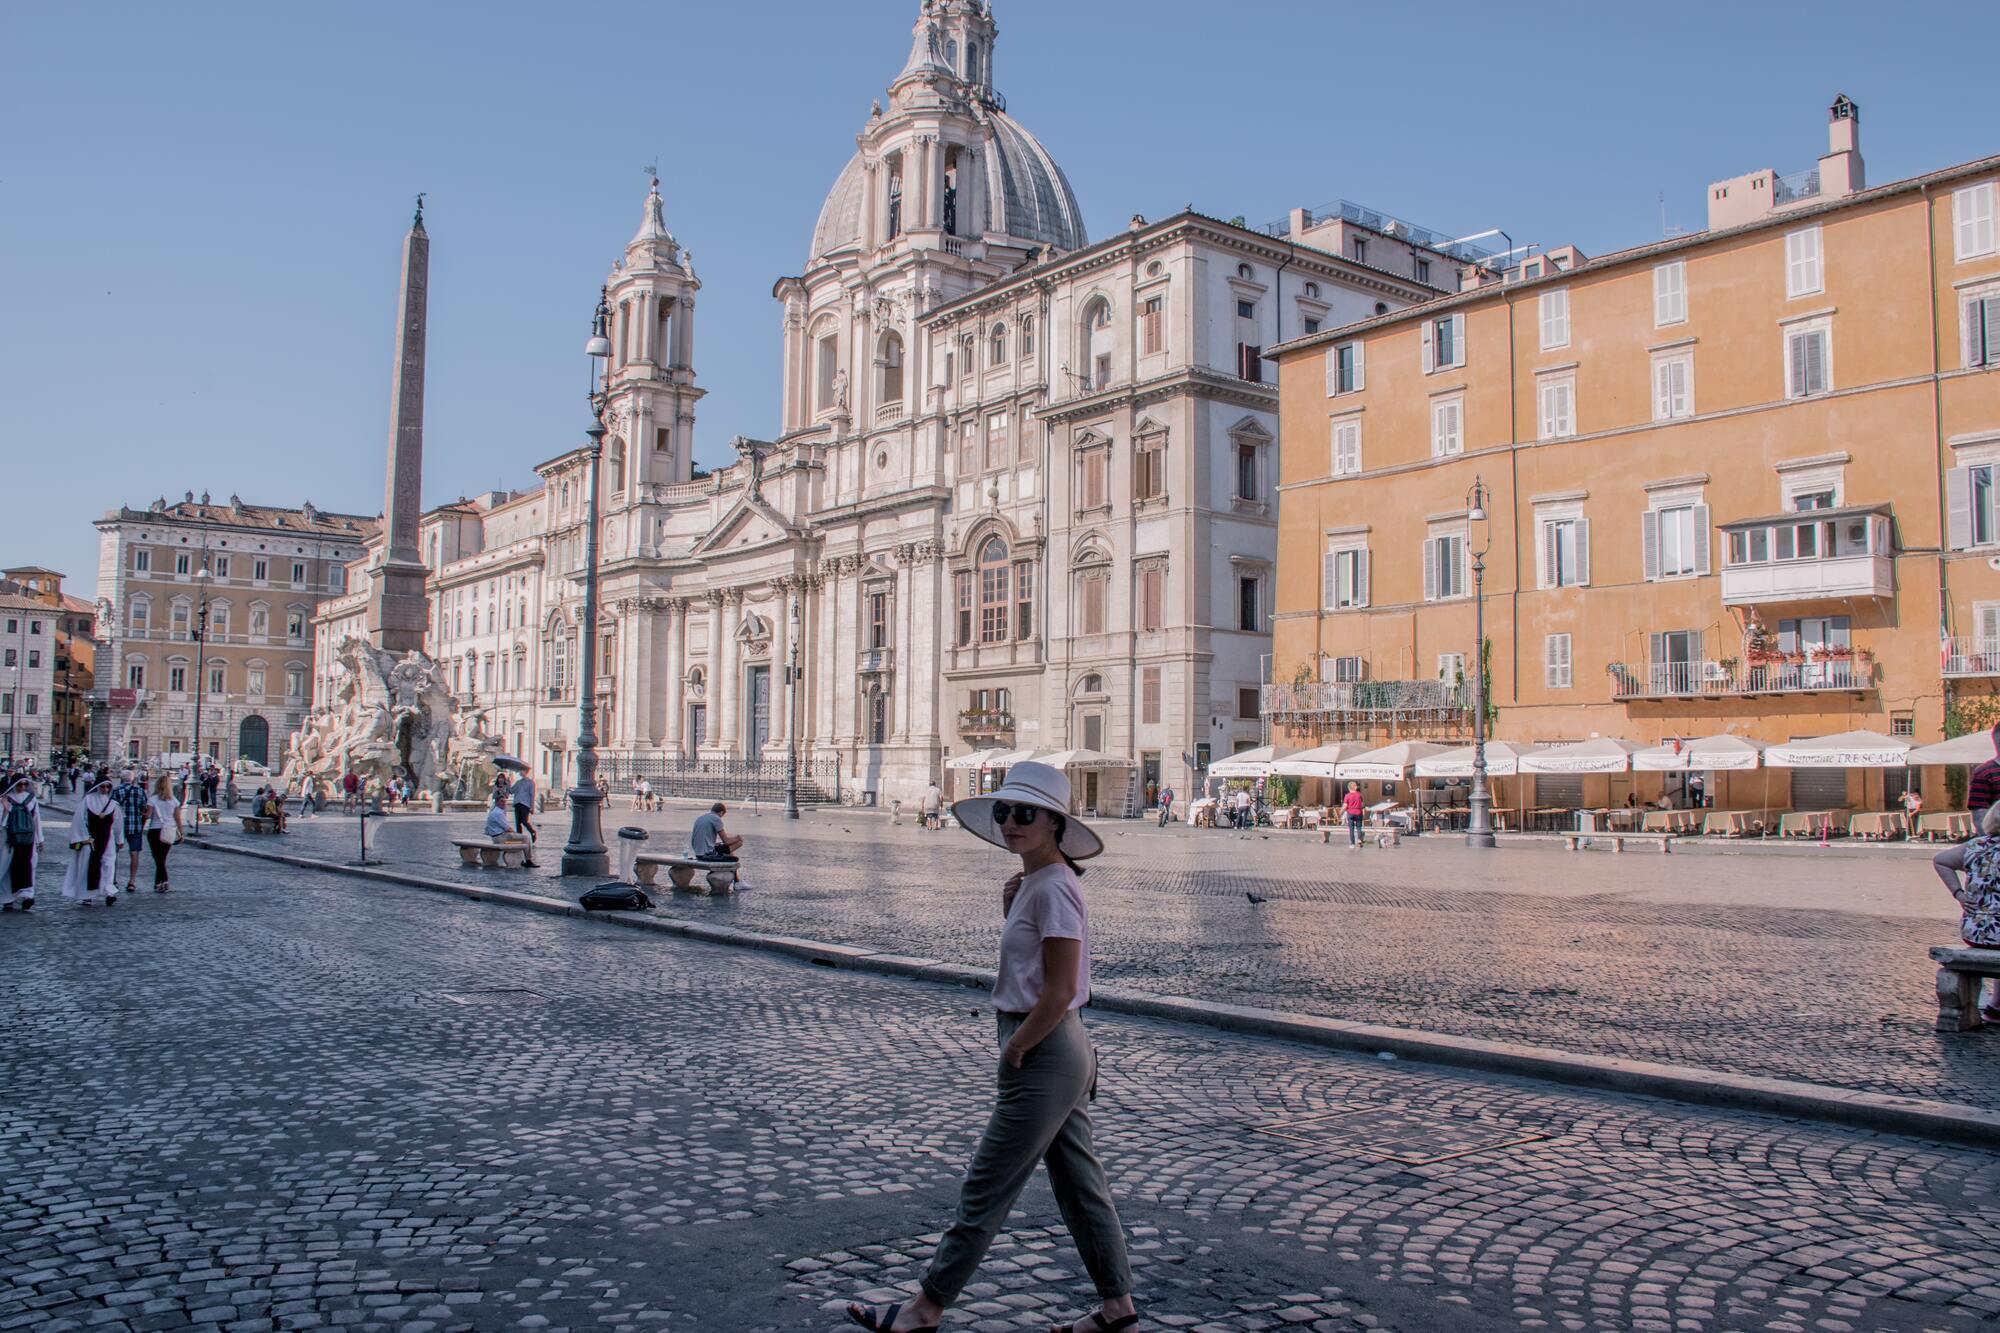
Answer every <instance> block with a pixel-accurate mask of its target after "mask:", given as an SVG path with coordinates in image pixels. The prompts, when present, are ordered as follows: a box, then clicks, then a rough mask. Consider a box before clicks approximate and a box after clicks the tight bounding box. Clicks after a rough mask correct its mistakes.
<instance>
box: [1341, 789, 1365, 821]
mask: <svg viewBox="0 0 2000 1333" xmlns="http://www.w3.org/2000/svg"><path fill="white" fill-rule="evenodd" d="M1340 808H1341V809H1343V810H1345V811H1347V813H1348V815H1349V817H1352V816H1354V815H1358V814H1360V813H1361V793H1360V792H1358V791H1351V792H1349V793H1347V795H1345V796H1343V797H1341V798H1340Z"/></svg>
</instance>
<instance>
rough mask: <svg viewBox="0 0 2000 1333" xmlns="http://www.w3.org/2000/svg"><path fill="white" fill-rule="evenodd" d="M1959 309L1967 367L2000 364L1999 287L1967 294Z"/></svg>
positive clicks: (1961, 337)
mask: <svg viewBox="0 0 2000 1333" xmlns="http://www.w3.org/2000/svg"><path fill="white" fill-rule="evenodd" d="M1960 309H1961V317H1960V322H1959V328H1960V339H1961V341H1962V342H1963V344H1964V347H1965V364H1966V368H1967V369H1977V368H1978V367H1980V366H2000V288H1993V289H1990V290H1984V291H1979V292H1974V293H1971V294H1968V295H1967V296H1966V297H1965V298H1964V301H1963V304H1962V306H1961V307H1960Z"/></svg>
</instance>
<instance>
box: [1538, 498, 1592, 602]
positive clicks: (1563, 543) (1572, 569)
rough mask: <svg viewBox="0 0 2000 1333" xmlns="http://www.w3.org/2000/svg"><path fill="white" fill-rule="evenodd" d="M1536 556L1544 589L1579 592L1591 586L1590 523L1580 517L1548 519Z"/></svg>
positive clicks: (1543, 525)
mask: <svg viewBox="0 0 2000 1333" xmlns="http://www.w3.org/2000/svg"><path fill="white" fill-rule="evenodd" d="M1540 526H1541V535H1542V540H1541V549H1540V550H1539V551H1538V552H1536V556H1537V564H1538V566H1539V570H1538V572H1539V574H1540V578H1539V580H1538V582H1539V583H1540V586H1542V587H1544V588H1576V587H1581V586H1583V585H1584V584H1586V583H1589V582H1590V520H1589V519H1587V518H1582V517H1577V516H1564V517H1561V518H1548V519H1544V520H1543V521H1542V523H1541V525H1540Z"/></svg>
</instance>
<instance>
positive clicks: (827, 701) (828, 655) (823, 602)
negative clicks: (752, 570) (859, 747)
mask: <svg viewBox="0 0 2000 1333" xmlns="http://www.w3.org/2000/svg"><path fill="white" fill-rule="evenodd" d="M844 560H845V557H844V556H836V557H834V558H833V559H831V560H828V561H826V562H825V563H823V564H822V565H821V566H820V568H821V570H823V571H824V572H823V574H822V586H821V590H820V596H819V630H818V632H817V633H816V634H815V635H814V636H813V658H814V660H815V662H816V663H817V666H818V670H819V682H818V683H819V716H818V717H816V718H815V719H814V724H815V730H816V733H817V737H818V739H819V741H820V743H821V744H822V745H834V744H838V743H839V741H840V738H841V735H842V727H841V725H840V718H839V715H838V714H837V713H836V712H835V711H834V692H833V691H834V680H835V678H836V677H838V676H839V675H840V670H839V667H840V664H839V663H838V662H837V661H835V660H834V657H833V653H834V651H835V647H836V645H837V643H838V639H837V637H836V635H835V631H834V627H835V626H836V625H837V624H838V623H839V620H840V571H841V567H842V563H843V562H844ZM848 665H849V667H850V668H851V667H852V666H853V663H851V662H850V663H849V664H848Z"/></svg>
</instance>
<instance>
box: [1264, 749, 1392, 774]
mask: <svg viewBox="0 0 2000 1333" xmlns="http://www.w3.org/2000/svg"><path fill="white" fill-rule="evenodd" d="M1367 748H1368V747H1367V746H1365V745H1362V744H1360V743H1359V742H1358V741H1336V742H1334V743H1333V744H1332V745H1322V746H1320V747H1318V748H1317V749H1312V750H1300V751H1299V752H1298V753H1297V754H1288V755H1286V756H1285V757H1284V758H1283V759H1280V760H1278V761H1276V762H1275V763H1273V764H1272V765H1271V771H1272V772H1273V773H1275V774H1277V775H1278V776H1279V777H1281V778H1330V777H1332V776H1333V770H1334V767H1335V766H1336V765H1338V764H1339V763H1340V762H1341V761H1342V760H1343V759H1352V758H1354V757H1355V756H1356V755H1358V754H1360V753H1361V752H1362V751H1363V750H1365V749H1367Z"/></svg>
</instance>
